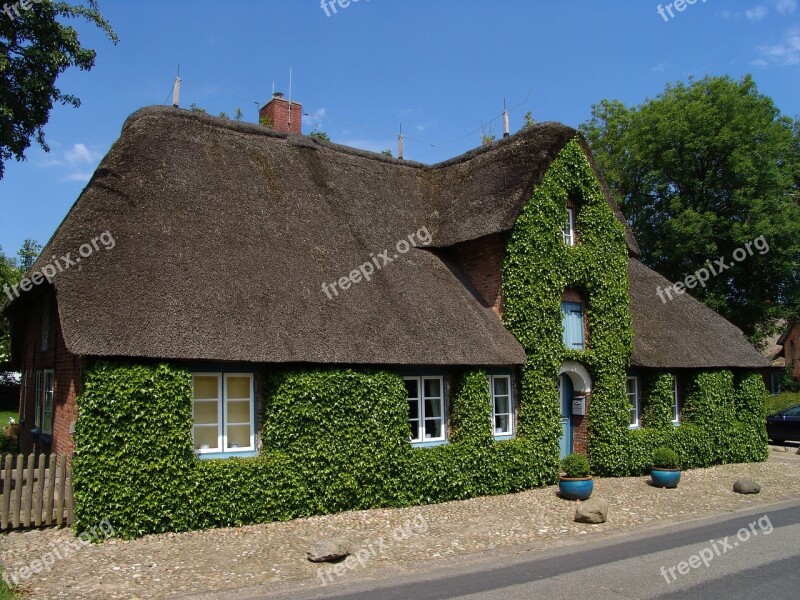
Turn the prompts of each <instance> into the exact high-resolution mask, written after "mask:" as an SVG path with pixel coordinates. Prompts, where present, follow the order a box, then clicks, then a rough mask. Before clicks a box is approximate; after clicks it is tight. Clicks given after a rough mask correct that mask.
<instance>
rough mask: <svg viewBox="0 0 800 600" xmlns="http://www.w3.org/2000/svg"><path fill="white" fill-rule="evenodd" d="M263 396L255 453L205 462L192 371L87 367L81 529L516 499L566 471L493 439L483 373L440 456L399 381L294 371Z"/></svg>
mask: <svg viewBox="0 0 800 600" xmlns="http://www.w3.org/2000/svg"><path fill="white" fill-rule="evenodd" d="M264 397H265V403H264V414H263V420H264V423H265V425H264V428H263V429H262V431H261V440H262V443H263V447H264V451H262V452H261V453H260V454H259V456H257V457H253V458H230V459H226V460H200V459H198V458H197V457H196V456H195V454H194V452H193V449H192V443H191V430H192V412H191V402H192V400H191V398H192V394H191V389H190V376H189V374H188V372H186V371H182V370H178V369H173V368H171V367H169V366H166V365H161V366H158V367H141V366H129V365H112V364H108V363H102V364H99V365H97V366H96V367H94V368H93V369H91V370H90V371H89V373H88V375H87V380H86V388H85V391H84V393H83V394H82V395H81V397H80V399H79V411H80V416H79V419H78V427H77V433H76V444H77V446H78V452H77V455H76V459H75V490H76V514H77V515H78V520H77V523H76V526H77V527H78V528H79V529H80V528H85V527H86V526H89V525H91V524H93V523H97V522H99V521H101V520H102V519H105V518H108V519H109V520H110V522H111V523H112V525H113V526H114V529H115V532H116V534H117V535H119V536H121V537H126V538H130V537H137V536H140V535H144V534H147V533H159V532H163V531H182V530H188V529H197V528H207V527H220V526H239V525H245V524H252V523H265V522H270V521H274V520H288V519H293V518H298V517H305V516H310V515H319V514H328V513H331V512H336V511H343V510H358V509H366V508H376V507H395V506H412V505H418V504H427V503H432V502H446V501H450V500H459V499H464V498H472V497H476V496H482V495H492V494H507V493H510V492H516V491H520V490H524V489H530V488H532V487H536V486H540V485H545V484H549V483H553V482H554V481H555V479H556V477H557V469H556V468H555V467H554V465H553V460H552V456H551V455H550V454H549V453H548V452H547V451H546V450H545V449H543V448H541V447H540V446H539V445H538V444H537V443H536V441H535V440H533V439H529V438H522V437H520V438H517V439H511V440H505V441H494V439H493V436H492V429H491V411H492V407H491V400H490V394H489V384H488V380H487V377H486V373H484V372H482V371H474V372H467V373H465V374H464V377H463V379H462V381H461V384H460V385H459V387H458V390H457V392H456V394H455V396H454V397H453V401H452V412H453V420H454V424H455V430H454V431H453V435H452V439H451V443H449V444H447V445H442V446H436V447H430V448H414V447H412V445H411V444H409V441H408V438H409V429H408V404H407V401H406V391H405V386H404V384H403V379H402V377H400V376H399V375H396V374H394V373H386V372H378V371H368V370H353V369H297V370H288V371H285V372H280V373H273V374H272V375H271V376H270V377H269V379H268V383H267V385H266V387H265V389H264ZM556 464H557V461H556Z"/></svg>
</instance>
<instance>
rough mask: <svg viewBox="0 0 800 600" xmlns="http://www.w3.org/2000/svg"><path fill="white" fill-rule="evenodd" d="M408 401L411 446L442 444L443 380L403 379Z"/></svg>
mask: <svg viewBox="0 0 800 600" xmlns="http://www.w3.org/2000/svg"><path fill="white" fill-rule="evenodd" d="M403 380H404V381H405V384H406V398H407V400H408V425H409V429H410V431H409V439H410V441H411V443H412V444H424V443H430V442H444V441H445V440H446V438H447V430H446V427H445V414H444V406H445V404H444V378H443V377H439V376H422V377H404V378H403Z"/></svg>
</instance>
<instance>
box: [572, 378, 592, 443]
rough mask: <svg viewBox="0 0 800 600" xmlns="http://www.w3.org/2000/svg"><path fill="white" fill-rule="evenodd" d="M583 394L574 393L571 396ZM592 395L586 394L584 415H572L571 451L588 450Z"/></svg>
mask: <svg viewBox="0 0 800 600" xmlns="http://www.w3.org/2000/svg"><path fill="white" fill-rule="evenodd" d="M578 396H583V394H582V393H577V392H576V393H575V395H574V396H573V397H575V398H577V397H578ZM591 400H592V395H591V394H586V415H584V416H581V415H572V451H573V452H582V453H584V454H586V453H587V452H588V450H589V427H588V426H589V410H590V409H589V405H590V404H591Z"/></svg>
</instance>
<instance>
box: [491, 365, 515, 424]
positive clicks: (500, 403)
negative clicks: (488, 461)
mask: <svg viewBox="0 0 800 600" xmlns="http://www.w3.org/2000/svg"><path fill="white" fill-rule="evenodd" d="M489 389H490V390H491V392H492V429H493V431H494V434H495V435H511V434H512V433H514V414H513V411H514V408H513V406H514V404H513V402H512V394H511V376H510V375H491V376H490V377H489Z"/></svg>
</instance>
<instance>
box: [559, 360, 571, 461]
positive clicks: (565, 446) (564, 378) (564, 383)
mask: <svg viewBox="0 0 800 600" xmlns="http://www.w3.org/2000/svg"><path fill="white" fill-rule="evenodd" d="M558 395H559V401H560V402H561V440H560V442H561V458H564V457H566V456H569V455H570V454H572V396H573V388H572V380H571V379H570V378H569V375H559V377H558Z"/></svg>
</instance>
